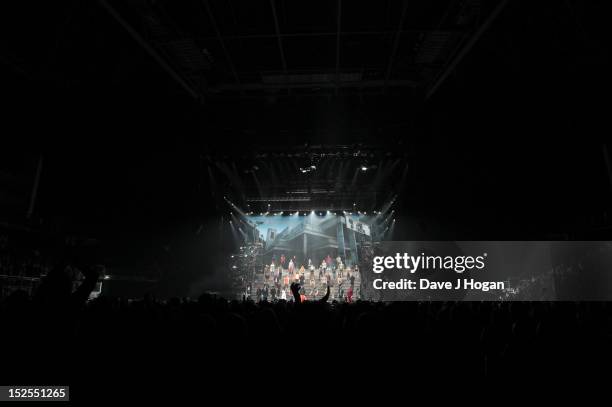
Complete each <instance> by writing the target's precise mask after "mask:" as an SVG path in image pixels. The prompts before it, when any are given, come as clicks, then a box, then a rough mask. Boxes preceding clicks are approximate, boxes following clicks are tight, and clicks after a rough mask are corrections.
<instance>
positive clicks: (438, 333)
mask: <svg viewBox="0 0 612 407" xmlns="http://www.w3.org/2000/svg"><path fill="white" fill-rule="evenodd" d="M81 269H82V270H85V271H84V274H85V276H86V278H85V280H84V281H83V283H82V284H81V286H80V287H79V288H78V289H77V290H76V291H74V292H71V291H72V288H71V287H72V286H71V284H70V279H69V278H68V276H67V275H66V274H65V272H64V269H63V265H62V266H59V267H55V268H54V269H53V270H52V271H51V272H50V273H49V274H48V275H47V277H45V279H44V281H43V283H42V284H41V286H40V287H39V289H38V291H37V292H36V294H35V295H34V296H32V297H29V296H27V294H25V293H24V292H20V291H16V292H13V293H12V294H11V295H10V296H9V297H8V298H6V299H5V300H4V301H3V302H2V303H1V305H0V320H2V321H3V323H2V325H3V327H5V328H4V329H3V331H2V335H1V337H2V340H3V341H4V346H3V347H2V349H15V350H17V349H19V351H16V352H17V353H16V354H18V355H21V356H22V357H24V358H26V359H27V357H28V355H30V354H32V355H36V356H37V357H39V356H40V352H41V349H42V350H45V352H44V355H45V357H51V358H52V359H53V358H54V356H53V355H55V356H57V355H64V356H65V355H66V354H69V353H71V352H74V354H75V355H81V356H82V355H83V354H85V355H87V357H85V358H83V359H81V357H79V358H77V359H76V363H80V364H83V363H84V364H86V365H87V364H88V363H91V366H92V367H93V366H95V365H96V364H99V363H105V364H107V363H108V364H112V363H116V361H117V359H116V358H118V357H119V356H118V355H124V356H122V359H121V360H122V361H123V362H125V361H126V360H129V361H130V363H131V364H133V367H134V368H137V367H139V366H141V365H140V363H144V361H147V362H146V363H150V362H151V360H154V361H156V363H161V362H159V361H160V358H161V357H162V356H161V355H166V356H168V355H172V356H171V358H172V359H173V358H178V359H179V360H183V361H184V360H192V361H193V363H194V364H195V365H197V363H201V362H202V361H203V360H206V363H211V364H212V365H211V366H221V365H223V366H225V367H226V368H227V367H228V366H229V367H231V366H233V367H239V366H243V367H244V368H247V367H248V368H249V369H250V368H254V369H258V368H262V369H270V371H275V370H276V369H277V368H288V366H289V365H286V363H287V359H291V358H292V357H296V358H299V360H300V361H301V362H300V363H304V364H311V366H316V365H317V363H322V364H324V365H325V366H328V367H329V368H330V369H331V366H336V367H339V373H340V372H342V370H343V368H344V367H346V366H353V367H354V368H357V369H359V368H366V367H371V366H372V364H374V365H376V364H378V363H380V364H387V363H388V362H389V361H390V360H393V361H394V363H396V364H397V366H400V367H403V368H413V367H417V366H418V367H419V369H425V371H435V370H436V369H438V368H440V367H441V366H444V367H445V368H449V367H450V368H451V369H453V370H457V371H464V372H469V373H473V374H487V375H489V374H500V373H505V372H513V371H516V370H517V369H521V370H522V369H524V368H525V367H526V366H529V367H530V372H532V373H533V372H540V371H551V370H554V369H556V368H557V367H558V366H565V367H567V366H568V364H578V365H580V364H584V365H585V366H586V365H587V364H590V363H604V360H606V358H605V357H606V355H608V354H609V349H610V346H609V345H610V344H611V343H610V334H611V333H612V330H611V328H612V325H611V322H612V319H611V318H610V317H611V316H612V313H611V306H610V304H608V303H598V302H592V303H588V302H587V303H565V302H534V303H527V302H475V303H472V302H404V303H400V302H396V303H382V302H368V301H355V302H353V303H348V302H335V301H330V300H329V292H328V295H326V296H324V297H323V298H321V299H320V300H318V301H302V298H301V297H300V292H299V290H300V286H299V284H297V283H294V284H293V285H292V287H291V291H292V296H290V298H289V300H277V301H260V302H255V301H252V300H250V299H243V300H233V301H230V300H226V299H223V298H220V297H217V296H214V295H206V294H203V295H202V296H200V297H199V298H197V299H188V298H182V299H179V298H172V299H169V300H161V299H157V298H154V297H152V296H145V297H144V298H141V299H125V298H107V297H104V296H102V297H99V298H96V299H94V300H89V301H88V300H87V298H88V294H89V292H90V291H91V289H92V288H93V285H94V284H95V281H96V279H97V277H98V276H97V275H96V272H95V271H93V269H89V268H87V267H83V266H81ZM83 347H84V348H83ZM48 349H54V350H57V352H58V353H54V352H52V353H49V352H48ZM310 352H312V353H313V354H314V355H316V357H315V359H312V358H308V357H307V355H308V354H309V353H310ZM126 354H127V355H128V359H124V358H125V355H126ZM102 355H104V357H101V356H102ZM173 360H176V359H173ZM112 361H115V362H112ZM139 361H140V362H139ZM58 363H59V362H58ZM334 363H337V364H336V365H334ZM217 364H218V365H217ZM330 365H331V366H330ZM48 366H55V365H54V364H50V365H48ZM44 371H45V369H44V368H43V369H42V370H41V371H40V372H44Z"/></svg>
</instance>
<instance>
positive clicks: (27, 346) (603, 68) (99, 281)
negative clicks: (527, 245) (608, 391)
mask: <svg viewBox="0 0 612 407" xmlns="http://www.w3.org/2000/svg"><path fill="white" fill-rule="evenodd" d="M3 8H4V12H3V13H2V14H1V16H0V18H1V19H2V23H1V24H0V27H1V28H0V29H1V30H2V31H3V35H2V40H1V42H0V44H1V48H0V70H1V75H0V81H1V83H2V88H1V89H2V91H1V94H0V95H1V96H0V97H1V98H2V100H3V107H2V129H3V130H2V142H1V146H2V147H1V148H0V338H1V341H2V343H1V344H0V350H1V351H2V353H3V356H2V358H1V359H2V362H1V363H0V366H1V367H0V370H2V373H3V374H2V380H1V381H0V386H3V385H7V386H33V385H37V386H40V385H45V386H59V385H69V386H70V399H71V400H82V401H91V400H93V399H94V398H95V399H108V400H119V399H120V398H119V397H120V396H119V395H120V394H121V395H124V394H127V395H130V396H133V397H136V398H138V397H141V396H142V397H144V396H153V397H157V393H155V392H154V391H153V389H155V391H156V392H157V391H159V392H162V391H164V392H165V391H169V389H176V390H178V389H180V390H181V391H184V390H186V389H189V392H192V391H194V389H195V393H197V394H195V396H196V397H199V398H206V397H208V396H207V394H209V392H210V393H211V394H212V393H213V392H215V391H220V390H219V389H218V388H216V387H215V386H216V384H217V383H219V384H220V383H224V382H228V381H231V382H232V383H233V385H234V386H236V387H239V388H240V389H244V393H245V394H244V396H245V397H247V398H250V399H251V400H252V398H254V397H256V396H255V394H256V393H255V394H254V393H252V392H250V391H247V390H246V389H247V386H250V385H254V384H255V382H257V381H259V380H261V381H268V383H267V385H266V384H261V385H262V386H266V387H267V389H266V388H263V387H259V389H260V390H259V391H263V393H264V394H267V395H272V393H274V392H275V391H274V390H272V389H273V388H276V387H282V388H284V389H287V390H291V388H292V386H295V390H296V391H298V390H299V396H298V395H296V394H294V395H293V396H294V398H295V397H301V398H306V396H307V394H308V393H309V392H311V391H312V392H313V393H319V392H318V391H317V390H316V387H317V386H316V385H317V384H318V383H320V384H321V385H325V386H326V387H329V388H330V389H333V388H341V387H342V386H351V387H348V388H346V391H345V390H342V391H340V390H339V392H341V393H343V394H345V396H344V397H343V398H344V399H345V400H344V401H352V400H353V399H356V398H358V396H357V393H358V392H359V391H360V390H359V387H358V383H359V381H360V379H362V378H363V377H367V376H364V375H372V376H376V377H378V378H383V377H385V375H386V374H388V375H390V376H393V379H396V380H399V381H400V382H401V381H406V380H407V378H408V377H409V376H410V375H411V374H412V373H409V372H411V371H415V372H418V375H419V376H423V377H431V375H440V374H441V372H445V374H446V375H449V376H455V377H456V376H458V375H460V374H462V373H463V374H467V375H466V376H470V377H473V376H501V375H517V374H520V375H541V374H546V375H547V374H554V373H556V374H560V373H561V374H565V375H570V376H572V375H574V373H575V370H574V369H579V371H580V372H581V375H584V374H588V372H591V371H593V372H595V371H596V370H599V369H601V368H605V367H607V366H609V361H610V360H609V359H610V358H609V356H610V349H612V348H611V345H612V318H611V317H612V313H611V311H612V308H611V307H610V304H609V303H608V302H607V298H608V297H607V296H605V295H604V294H607V293H609V292H612V283H611V282H612V274H611V273H612V269H611V268H610V267H611V265H612V244H611V243H610V242H606V240H612V218H611V215H612V213H611V209H612V144H611V143H610V134H611V132H610V118H609V113H610V112H609V110H610V109H609V101H608V97H609V95H610V92H609V91H610V86H609V85H610V72H611V70H610V64H609V57H610V37H609V36H608V40H606V39H605V38H606V34H605V30H606V27H607V25H606V23H605V21H607V20H608V15H609V14H608V13H606V11H605V8H604V6H603V2H579V1H575V0H567V1H559V2H556V1H520V0H439V1H438V0H436V1H425V0H378V1H372V0H369V1H361V0H351V1H348V0H344V1H343V0H325V1H323V0H310V1H303V0H292V1H290V0H183V1H171V0H129V1H118V0H97V1H91V2H81V1H66V2H51V1H49V2H30V1H21V2H8V3H7V4H4V5H3ZM606 106H608V107H607V108H606ZM404 241H419V242H463V241H501V242H503V241H515V242H532V241H555V242H567V243H571V242H585V241H588V242H597V244H598V246H597V247H598V249H597V250H598V253H600V255H601V256H603V257H604V261H605V263H601V264H603V266H601V265H600V266H598V267H599V268H598V269H597V271H593V269H594V267H590V266H589V265H588V264H590V263H589V261H588V259H587V260H584V259H583V260H584V261H580V262H578V261H576V262H574V263H572V264H573V265H569V266H565V267H564V268H563V270H559V268H558V267H556V268H555V270H554V273H553V272H552V271H550V270H546V271H547V272H550V273H553V274H550V275H553V276H554V277H551V279H550V281H551V283H550V287H554V291H553V290H552V289H547V288H546V287H544V286H543V284H545V283H544V282H543V279H542V278H540V277H538V276H535V275H530V274H528V273H524V272H519V271H516V272H512V273H511V275H510V276H509V277H508V278H507V280H504V281H507V285H506V287H505V289H504V291H503V292H496V291H489V292H482V293H479V294H474V295H473V296H470V295H464V294H461V298H459V297H456V296H455V297H453V296H447V297H445V296H442V297H440V296H435V295H429V294H427V295H423V296H413V297H410V298H409V299H410V301H397V298H399V297H397V298H396V297H393V294H388V295H387V294H383V293H380V292H377V291H376V290H373V289H372V284H373V283H372V278H374V277H373V276H374V275H373V274H372V262H373V258H374V257H375V256H376V254H377V253H379V252H380V250H382V249H381V247H386V246H385V244H389V243H390V242H404ZM457 244H460V243H457ZM449 245H450V243H449ZM453 245H454V246H453V247H456V245H455V244H454V243H453ZM453 250H455V249H453ZM585 262H586V263H585ZM585 264H586V265H585ZM509 268H512V267H509ZM595 273H596V274H597V275H595ZM472 274H474V273H472ZM547 275H548V274H547ZM601 279H604V280H605V281H607V285H606V284H600V283H598V281H602V280H601ZM547 281H548V280H547ZM546 284H547V283H546ZM587 292H588V293H589V295H590V296H588V297H587V296H585V295H583V294H584V293H587ZM576 371H577V370H576ZM285 372H288V373H289V374H288V375H285ZM261 373H263V375H261ZM211 375H212V376H215V377H209V376H211ZM317 375H318V376H317ZM404 375H405V376H404ZM428 375H429V376H428ZM308 377H310V378H312V380H313V382H312V384H314V385H315V386H314V387H315V389H309V388H308V387H310V386H311V385H309V384H307V382H305V380H306V378H308ZM437 379H438V378H437ZM345 380H346V381H347V382H348V384H343V382H344V381H345ZM139 381H142V382H143V383H144V384H143V385H142V386H139V385H137V382H139ZM171 382H177V383H179V384H176V383H175V384H172V385H171V384H170V383H171ZM152 383H160V384H163V383H165V385H161V386H157V387H156V386H154V385H153V384H152ZM181 383H182V384H181ZM303 384H305V386H304V385H303ZM198 389H199V390H198ZM202 391H204V393H200V392H202ZM361 391H364V390H361ZM233 393H236V392H233ZM237 393H240V392H237ZM172 396H174V395H172ZM225 396H226V397H229V396H239V395H238V394H232V393H229V394H228V393H225ZM319 396H320V397H322V395H321V394H319ZM351 397H353V398H351ZM312 398H313V399H315V400H316V398H315V394H312Z"/></svg>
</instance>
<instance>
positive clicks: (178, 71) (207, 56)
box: [99, 0, 506, 98]
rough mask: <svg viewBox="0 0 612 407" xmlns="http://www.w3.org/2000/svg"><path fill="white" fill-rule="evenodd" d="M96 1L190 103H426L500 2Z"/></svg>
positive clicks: (471, 0) (474, 0)
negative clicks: (347, 97) (404, 94)
mask: <svg viewBox="0 0 612 407" xmlns="http://www.w3.org/2000/svg"><path fill="white" fill-rule="evenodd" d="M99 3H100V4H101V5H102V6H103V8H104V9H106V10H107V11H108V12H109V13H110V15H111V16H112V17H113V18H114V19H115V20H116V21H118V22H119V24H120V25H121V26H122V27H123V28H124V29H125V30H127V31H128V32H129V34H130V35H131V36H132V37H133V38H134V40H136V41H137V42H138V43H139V44H140V45H141V46H142V47H144V48H145V49H146V50H147V52H148V53H150V54H151V55H152V56H153V58H154V59H155V60H156V61H157V62H158V63H159V64H160V65H161V66H162V67H163V68H164V70H166V71H167V72H168V73H169V74H170V75H171V76H172V77H173V78H174V79H175V80H176V82H177V83H178V84H179V85H180V86H181V87H182V88H183V89H184V90H186V91H187V92H188V93H189V94H190V95H192V96H193V97H195V98H201V97H203V98H210V97H216V96H223V97H227V96H229V97H232V96H238V97H240V96H242V97H244V96H266V97H269V96H270V95H282V96H287V95H296V96H299V95H309V96H310V95H315V96H321V95H323V96H330V95H334V96H337V95H339V94H341V93H348V94H355V93H356V94H368V93H375V94H380V93H385V92H389V91H391V90H392V89H395V88H400V89H409V90H413V91H416V92H418V94H426V95H427V96H428V97H430V96H431V95H432V94H433V92H435V90H436V89H437V88H438V87H439V86H440V85H441V83H442V82H443V81H444V79H445V78H446V77H447V76H448V75H449V73H450V72H451V71H452V69H453V68H454V67H455V66H456V64H457V63H458V62H459V60H460V59H461V58H462V57H463V55H465V54H466V53H467V52H468V51H469V49H470V48H471V46H472V45H473V44H474V43H475V42H476V41H477V40H478V38H479V36H480V35H481V34H482V33H483V32H484V30H486V28H487V27H488V25H489V24H490V23H491V21H492V19H493V18H495V17H496V16H497V15H498V14H499V12H500V11H501V10H502V9H503V6H504V5H505V3H506V0H500V1H484V0H463V1H459V0H448V1H446V2H435V4H434V3H433V2H411V1H407V0H387V1H380V2H376V4H373V3H372V2H344V3H343V2H342V1H341V0H337V1H314V2H313V1H309V2H300V3H297V2H295V1H288V0H276V1H275V0H227V1H225V0H224V1H219V0H189V1H182V2H171V1H157V2H149V1H144V0H141V1H134V2H130V3H128V4H121V3H120V2H113V1H109V0H99Z"/></svg>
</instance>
